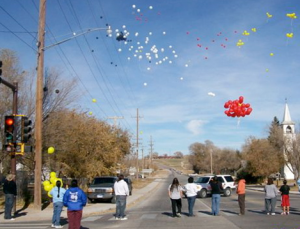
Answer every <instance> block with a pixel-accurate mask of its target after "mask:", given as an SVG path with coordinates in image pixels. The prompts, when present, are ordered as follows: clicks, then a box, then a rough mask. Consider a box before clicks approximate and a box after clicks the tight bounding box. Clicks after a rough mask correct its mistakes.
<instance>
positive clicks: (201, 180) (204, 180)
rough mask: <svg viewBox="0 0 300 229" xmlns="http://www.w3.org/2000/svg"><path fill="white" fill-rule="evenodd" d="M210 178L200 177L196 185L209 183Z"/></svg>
mask: <svg viewBox="0 0 300 229" xmlns="http://www.w3.org/2000/svg"><path fill="white" fill-rule="evenodd" d="M209 179H210V177H199V178H198V179H197V180H196V181H195V182H194V183H207V182H208V181H209Z"/></svg>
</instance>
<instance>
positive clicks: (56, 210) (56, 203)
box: [50, 180, 66, 228]
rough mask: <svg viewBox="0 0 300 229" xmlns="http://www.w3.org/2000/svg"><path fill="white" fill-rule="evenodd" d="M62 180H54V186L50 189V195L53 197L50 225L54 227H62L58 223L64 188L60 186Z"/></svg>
mask: <svg viewBox="0 0 300 229" xmlns="http://www.w3.org/2000/svg"><path fill="white" fill-rule="evenodd" d="M61 186H62V182H61V181H60V180H57V181H56V186H55V187H54V188H53V189H52V190H51V191H50V195H51V196H52V197H53V216H52V225H51V227H54V228H63V227H62V226H61V225H60V214H61V211H62V209H63V198H64V195H65V192H66V189H64V188H62V187H61Z"/></svg>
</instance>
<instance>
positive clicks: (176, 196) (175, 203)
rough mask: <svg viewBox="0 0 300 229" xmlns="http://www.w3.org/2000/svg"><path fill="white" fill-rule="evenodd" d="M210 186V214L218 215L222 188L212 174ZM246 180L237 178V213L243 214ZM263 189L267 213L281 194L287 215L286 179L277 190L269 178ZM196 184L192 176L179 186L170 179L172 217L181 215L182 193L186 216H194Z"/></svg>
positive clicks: (287, 187)
mask: <svg viewBox="0 0 300 229" xmlns="http://www.w3.org/2000/svg"><path fill="white" fill-rule="evenodd" d="M209 184H210V187H211V195H212V198H211V214H212V215H214V216H219V215H220V213H219V212H220V199H221V193H222V190H223V186H222V183H221V182H220V181H219V179H218V177H217V176H214V177H213V178H212V179H211V180H210V181H209ZM245 190H246V181H245V179H243V178H242V177H240V178H239V179H238V183H237V188H236V193H237V195H238V204H239V209H240V212H239V215H241V216H242V215H245V199H246V198H245V197H246V191H245ZM264 191H265V211H266V213H267V215H275V206H276V200H277V196H278V194H279V193H280V194H281V206H282V210H283V211H282V213H281V214H282V215H289V209H290V202H289V191H290V187H289V186H288V185H287V181H286V180H284V181H283V185H282V186H281V187H280V189H279V190H278V189H277V187H276V186H275V184H274V183H273V179H272V178H269V179H268V181H267V184H266V185H265V187H264ZM197 192H198V190H197V185H196V184H195V183H194V178H193V177H189V178H188V183H187V184H186V185H184V186H181V185H180V183H179V181H178V179H177V178H176V177H175V178H174V179H173V181H172V184H170V185H169V187H168V194H169V197H170V200H171V206H172V217H181V208H182V202H181V199H182V197H183V193H185V195H186V197H187V202H188V211H189V213H188V216H189V217H193V216H195V215H194V213H193V208H194V204H195V200H196V197H197Z"/></svg>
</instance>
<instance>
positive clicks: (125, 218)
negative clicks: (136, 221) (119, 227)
mask: <svg viewBox="0 0 300 229" xmlns="http://www.w3.org/2000/svg"><path fill="white" fill-rule="evenodd" d="M127 219H128V218H127V217H123V218H121V219H120V220H127Z"/></svg>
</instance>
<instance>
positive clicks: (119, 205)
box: [116, 195, 127, 218]
mask: <svg viewBox="0 0 300 229" xmlns="http://www.w3.org/2000/svg"><path fill="white" fill-rule="evenodd" d="M126 198H127V196H125V195H122V196H121V195H117V196H116V218H124V216H125V208H126Z"/></svg>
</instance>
